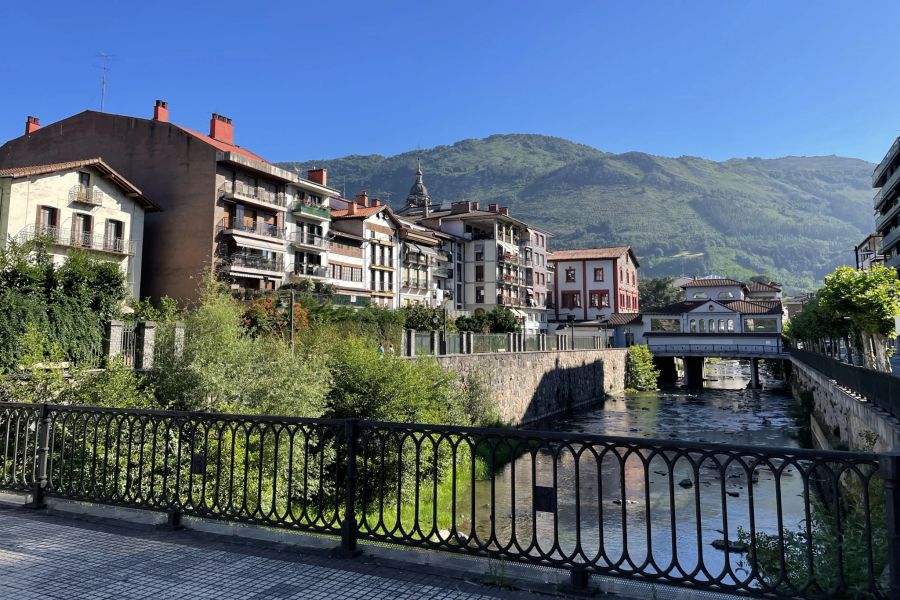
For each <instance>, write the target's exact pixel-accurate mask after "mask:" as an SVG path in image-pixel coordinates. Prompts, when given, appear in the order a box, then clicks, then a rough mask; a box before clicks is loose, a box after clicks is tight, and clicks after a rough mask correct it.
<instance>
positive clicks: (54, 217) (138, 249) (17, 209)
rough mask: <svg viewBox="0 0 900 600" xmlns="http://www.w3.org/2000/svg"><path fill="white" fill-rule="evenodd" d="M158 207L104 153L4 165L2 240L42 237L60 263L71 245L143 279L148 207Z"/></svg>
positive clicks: (136, 283)
mask: <svg viewBox="0 0 900 600" xmlns="http://www.w3.org/2000/svg"><path fill="white" fill-rule="evenodd" d="M157 210H159V209H158V208H157V207H156V205H154V204H153V202H151V201H150V200H149V199H148V198H147V197H145V196H144V195H143V194H142V193H141V190H139V189H138V188H137V187H135V186H134V185H133V184H132V183H130V182H129V181H128V180H127V179H125V178H124V177H123V176H122V175H120V174H119V173H117V172H116V171H114V170H113V169H112V168H111V167H110V166H109V165H108V164H106V163H105V162H104V161H103V160H102V159H100V158H91V159H87V160H79V161H72V162H65V163H56V164H47V165H37V166H28V167H16V168H7V169H2V170H0V236H2V238H0V243H2V244H4V245H5V244H6V243H7V240H8V239H10V238H15V239H17V240H18V241H21V242H24V241H29V240H34V239H36V238H42V239H45V240H47V241H48V242H49V252H50V254H51V255H52V256H53V260H54V262H55V263H57V264H60V263H62V262H63V261H64V260H65V257H66V256H67V255H68V254H69V252H71V251H72V250H73V249H79V250H83V251H85V252H88V253H89V254H90V255H92V256H93V257H94V258H98V259H102V260H107V261H111V262H115V263H117V264H118V265H119V267H120V268H121V270H122V273H124V275H125V278H126V281H127V285H128V294H129V295H130V296H131V297H135V298H136V297H138V296H139V294H140V285H141V256H142V253H143V232H144V213H146V212H154V211H157Z"/></svg>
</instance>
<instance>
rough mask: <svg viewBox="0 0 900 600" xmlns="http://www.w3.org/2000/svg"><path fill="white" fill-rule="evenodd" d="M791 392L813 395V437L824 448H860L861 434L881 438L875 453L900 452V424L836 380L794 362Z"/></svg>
mask: <svg viewBox="0 0 900 600" xmlns="http://www.w3.org/2000/svg"><path fill="white" fill-rule="evenodd" d="M791 363H792V366H793V374H792V376H791V388H792V389H793V391H794V396H795V397H797V398H801V399H802V397H803V395H804V394H803V393H804V392H808V393H811V394H812V400H813V403H812V407H811V409H812V417H813V426H812V430H813V435H814V437H815V438H816V443H817V444H818V445H819V446H821V447H823V448H831V447H836V446H838V447H839V446H844V447H848V448H851V449H856V448H860V446H861V443H862V441H863V440H862V438H860V434H868V433H869V432H871V433H874V434H875V435H876V436H877V441H876V444H875V448H874V449H875V450H876V451H878V452H890V451H894V452H896V451H898V450H900V421H898V420H897V419H895V418H893V417H891V416H890V415H889V414H888V413H886V412H885V411H883V410H882V409H880V408H878V407H877V406H875V405H874V404H871V403H869V402H866V401H865V400H862V399H860V398H857V397H855V396H852V395H851V394H849V393H847V392H845V391H844V390H843V389H841V388H839V387H838V386H837V385H836V384H835V383H834V382H833V381H832V380H830V379H828V377H827V376H825V375H823V374H822V373H820V372H819V371H817V370H815V369H813V368H812V367H809V366H807V365H806V364H804V363H802V362H798V361H797V360H795V359H791Z"/></svg>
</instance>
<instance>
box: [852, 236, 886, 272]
mask: <svg viewBox="0 0 900 600" xmlns="http://www.w3.org/2000/svg"><path fill="white" fill-rule="evenodd" d="M882 239H884V236H882V235H881V234H879V233H870V234H869V235H867V236H866V237H865V239H864V240H863V241H862V242H860V243H859V244H858V245H857V246H856V248H855V249H854V254H855V255H856V270H857V271H868V270H869V269H871V268H872V267H874V266H876V265H881V264H884V255H883V254H882V253H881V241H882Z"/></svg>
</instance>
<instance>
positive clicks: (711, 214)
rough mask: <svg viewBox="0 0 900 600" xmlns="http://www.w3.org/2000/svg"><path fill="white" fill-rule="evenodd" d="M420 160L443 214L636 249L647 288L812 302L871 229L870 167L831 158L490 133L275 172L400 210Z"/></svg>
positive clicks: (556, 239) (557, 238) (562, 244)
mask: <svg viewBox="0 0 900 600" xmlns="http://www.w3.org/2000/svg"><path fill="white" fill-rule="evenodd" d="M418 158H421V159H422V160H423V170H424V172H425V184H426V185H427V186H428V189H429V192H430V194H431V197H432V200H433V202H435V203H436V204H437V203H444V202H451V201H456V200H472V201H479V202H496V203H499V204H504V205H508V206H509V207H510V209H511V211H512V214H513V215H514V216H517V217H519V218H521V219H522V220H525V221H528V222H532V223H534V224H535V225H536V226H538V227H542V228H544V229H546V230H547V231H548V232H549V233H550V234H551V235H552V236H553V237H552V238H551V240H552V242H553V247H555V248H566V247H572V246H592V245H620V244H628V245H631V246H633V247H634V248H635V251H636V252H637V254H638V257H639V259H641V263H642V267H643V268H642V271H643V272H644V273H645V274H647V275H677V274H682V273H687V274H699V275H702V274H705V273H710V272H716V273H720V274H723V275H727V276H731V277H735V278H741V277H744V278H748V277H750V276H752V275H756V274H766V275H769V276H771V277H773V278H775V279H778V280H779V281H782V282H783V283H785V284H786V285H787V286H788V287H789V288H791V289H794V290H808V289H812V288H813V287H815V285H816V284H817V282H820V281H821V278H822V277H823V276H824V275H825V274H826V273H828V272H830V271H831V270H833V269H834V267H836V266H837V265H838V264H841V263H847V262H848V261H850V262H852V260H853V256H852V251H853V247H854V246H855V245H856V243H858V242H859V241H860V240H861V239H862V238H863V237H864V236H865V235H867V234H868V233H869V232H870V231H871V229H872V226H873V225H874V223H873V222H872V216H871V214H872V210H871V202H872V196H873V191H872V189H871V187H870V176H871V172H872V170H873V169H874V167H875V165H874V164H872V163H869V162H867V161H864V160H862V159H858V158H849V157H840V156H836V155H829V156H813V157H808V156H785V157H779V158H760V157H748V158H730V159H727V160H724V161H713V160H710V159H705V158H702V157H696V156H687V155H685V156H680V157H664V156H657V155H652V154H648V153H644V152H639V151H629V152H624V153H620V154H615V153H610V152H605V151H602V150H599V149H597V148H593V147H591V146H589V145H587V144H581V143H577V142H572V141H569V140H566V139H564V138H559V137H550V136H541V135H537V134H494V135H491V136H488V137H485V138H467V139H464V140H459V141H457V142H455V143H453V144H444V145H439V146H435V147H434V148H429V149H421V150H412V151H408V152H403V153H400V154H396V155H393V156H383V155H377V154H376V155H371V154H370V155H349V156H346V157H342V158H335V159H323V160H313V161H303V162H286V163H284V162H283V163H279V166H282V167H285V168H288V169H291V170H294V171H297V172H304V171H305V170H307V169H309V168H313V167H325V168H327V169H328V170H329V180H330V181H329V183H330V185H332V186H333V187H336V188H338V189H341V188H345V189H346V192H345V193H346V194H350V195H353V194H355V193H357V192H358V191H359V190H361V189H368V191H369V194H370V196H375V197H379V198H382V199H384V200H387V201H388V202H389V203H390V204H391V205H392V206H394V207H395V208H399V207H401V206H403V203H404V200H405V198H406V194H407V191H408V189H409V186H410V185H412V182H413V179H414V174H415V169H416V162H417V159H418Z"/></svg>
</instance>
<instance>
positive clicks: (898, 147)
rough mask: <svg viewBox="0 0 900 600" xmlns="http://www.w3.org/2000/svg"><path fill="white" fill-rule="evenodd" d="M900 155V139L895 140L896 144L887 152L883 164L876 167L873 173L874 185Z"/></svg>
mask: <svg viewBox="0 0 900 600" xmlns="http://www.w3.org/2000/svg"><path fill="white" fill-rule="evenodd" d="M898 153H900V137H898V138H897V139H896V140H894V143H893V144H892V145H891V148H890V150H888V151H887V154H885V155H884V158H882V159H881V162H880V163H878V166H877V167H875V171H874V172H873V173H872V185H875V182H876V181H878V179H879V178H881V176H882V175H883V174H884V171H885V169H887V168H888V166H889V165H890V164H891V163H892V162H894V159H895V158H896V157H897V154H898Z"/></svg>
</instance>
